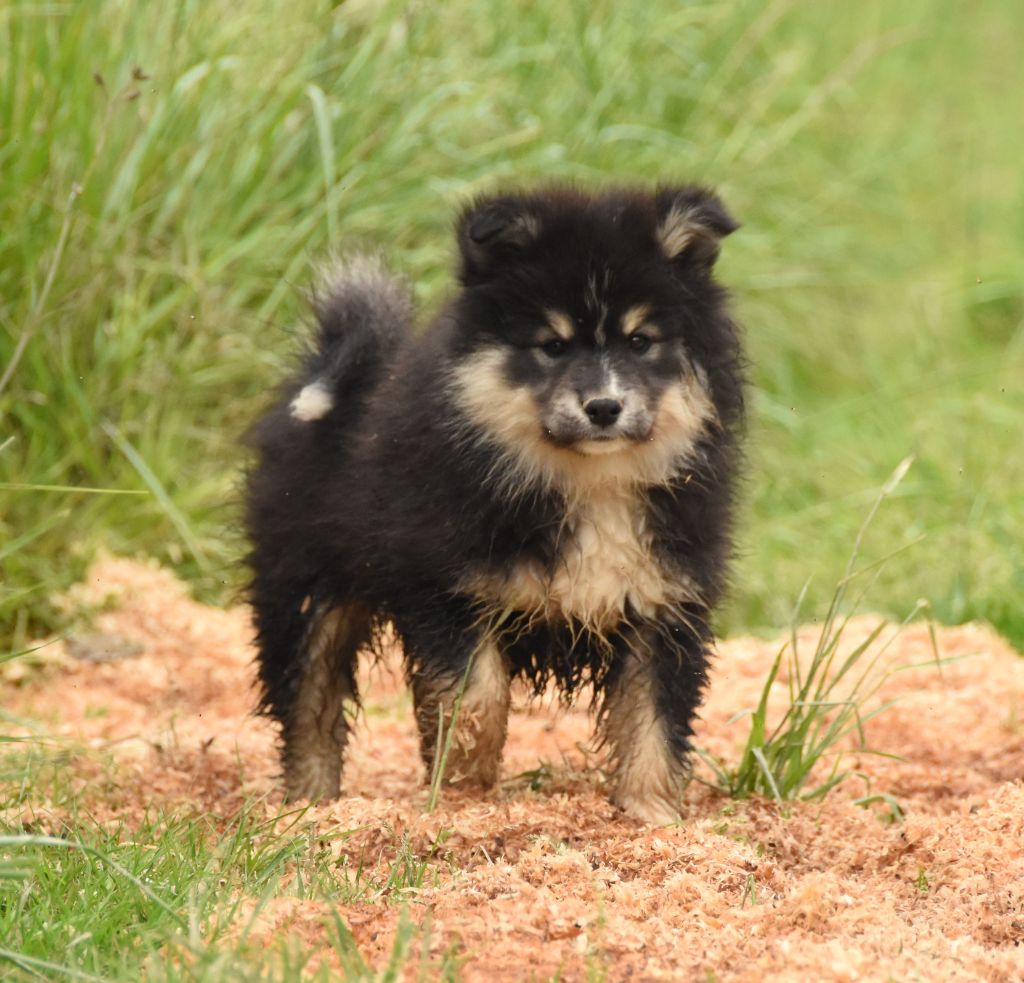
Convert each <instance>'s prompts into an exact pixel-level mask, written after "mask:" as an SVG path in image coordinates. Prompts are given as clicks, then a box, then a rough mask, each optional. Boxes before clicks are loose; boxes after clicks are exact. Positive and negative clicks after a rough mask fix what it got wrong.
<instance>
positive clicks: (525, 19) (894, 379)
mask: <svg viewBox="0 0 1024 983" xmlns="http://www.w3.org/2000/svg"><path fill="white" fill-rule="evenodd" d="M1022 29H1024V11H1022V9H1021V7H1020V5H1019V4H1017V3H1016V2H1015V0H993V2H991V3H987V4H984V5H979V6H977V7H976V8H971V9H970V10H968V9H967V8H965V7H964V6H963V5H962V4H960V3H958V2H956V0H908V2H906V3H901V4H891V3H887V2H883V0H866V2H865V3H862V4H856V5H849V4H838V3H822V4H805V3H798V2H796V0H781V2H775V3H767V2H761V0H757V2H754V0H748V2H739V3H735V4H721V3H712V2H706V3H701V2H692V3H674V2H671V3H670V2H668V0H664V2H661V0H657V2H651V3H646V4H635V5H634V4H613V3H611V2H605V0H598V2H596V3H591V2H586V3H584V2H583V0H570V2H568V3H565V4H547V5H541V4H526V3H518V4H513V5H511V6H510V5H509V4H504V3H503V4H498V3H497V2H483V3H477V4H471V5H470V4H458V5H451V4H420V5H416V6H408V7H406V6H405V5H402V4H399V3H391V2H376V0H362V2H355V3H349V4H343V5H341V6H337V7H336V6H335V5H334V4H332V3H328V2H322V0H294V2H292V3H288V4H284V3H283V0H256V2H253V3H248V4H245V5H237V4H228V3H225V2H223V0H214V2H202V3H200V2H198V0H173V2H169V3H166V4H133V3H127V2H116V0H96V2H91V3H66V4H39V3H35V2H28V0H5V2H4V3H3V4H2V5H0V38H2V41H0V78H2V84H0V366H4V368H3V370H2V371H0V382H2V391H0V553H2V554H3V555H2V560H3V563H4V575H3V578H2V588H0V590H2V591H3V596H2V597H0V603H2V600H3V599H4V598H6V599H8V600H10V599H12V598H16V599H17V603H16V604H15V603H8V604H7V605H6V606H5V608H4V610H3V612H2V616H3V619H4V623H5V624H7V625H8V626H9V628H10V630H11V632H12V634H13V636H14V640H15V641H14V644H16V645H20V644H21V642H22V640H23V639H24V637H25V636H26V634H29V633H30V632H31V631H32V630H38V628H39V627H40V626H42V625H48V624H49V625H53V624H54V623H55V615H54V611H53V608H52V606H51V604H50V603H49V597H50V596H51V594H52V592H53V591H54V590H55V589H57V588H59V587H61V586H62V585H64V584H66V583H68V582H69V581H70V580H71V579H73V578H74V577H75V576H77V575H79V574H80V573H81V571H82V569H83V566H84V564H85V563H86V562H87V560H88V558H89V557H90V555H92V553H93V551H94V550H95V548H96V547H97V546H99V545H101V544H102V545H107V546H109V547H110V548H113V549H115V550H119V551H124V552H128V553H146V554H154V555H157V556H159V557H160V558H161V559H163V560H165V561H167V562H170V563H171V564H173V565H174V566H175V567H176V568H177V569H179V570H180V571H181V572H182V573H183V574H184V575H185V576H186V577H188V578H190V579H191V580H192V582H193V583H194V584H195V585H196V587H197V589H198V590H199V591H200V593H201V594H202V595H203V596H208V597H218V598H226V597H230V596H231V590H232V588H233V587H234V585H236V584H237V581H238V573H237V570H236V564H235V562H234V561H235V558H236V556H237V554H238V550H239V542H238V537H237V534H236V532H235V530H236V526H237V521H236V510H235V504H234V503H235V497H236V484H237V469H238V466H239V464H240V457H239V454H238V452H237V451H236V446H237V437H238V434H239V432H240V431H241V430H242V429H243V428H244V426H245V424H246V422H247V421H248V420H249V419H250V418H251V417H252V415H253V414H254V412H255V411H256V409H257V408H258V407H259V406H260V405H261V404H262V403H263V402H264V400H265V398H266V393H267V391H268V390H269V389H270V388H271V387H272V386H273V384H274V382H275V380H276V379H277V378H278V377H279V373H280V370H281V367H282V365H283V364H285V362H286V361H287V358H288V355H289V352H291V351H292V350H293V347H294V341H295V329H296V325H298V324H299V323H300V322H301V319H302V316H303V315H302V304H301V299H300V294H301V288H302V287H303V286H304V285H305V284H306V283H307V282H308V279H309V271H310V265H311V263H312V262H313V261H315V260H316V259H317V258H319V257H322V256H324V255H326V254H327V253H328V252H329V251H330V250H332V249H344V248H347V247H349V246H351V245H353V244H358V245H362V246H369V247H379V248H381V249H383V250H384V251H385V252H386V253H387V255H388V256H389V258H390V259H391V260H392V261H393V263H394V264H395V265H397V266H398V267H399V268H400V269H402V270H404V271H405V272H407V273H408V274H409V275H410V276H411V277H412V278H413V280H414V281H415V283H416V286H417V293H418V296H419V300H420V302H421V307H422V309H423V311H424V312H425V313H426V312H429V311H430V310H432V309H433V308H434V307H435V306H436V304H437V303H438V302H439V300H440V298H441V297H442V296H443V295H444V292H445V291H446V290H447V289H449V283H450V274H449V266H450V259H451V245H450V233H449V224H450V216H451V212H452V209H453V207H455V206H457V205H458V204H459V203H460V202H461V201H463V200H464V199H465V197H466V196H467V195H469V194H471V193H473V192H475V191H477V190H480V189H482V188H486V187H491V186H494V185H496V184H500V183H501V182H508V181H512V182H520V181H522V182H527V181H530V180H534V179H542V180H543V179H549V178H570V179H574V180H579V181H584V182H595V183H600V182H602V181H607V180H616V179H634V178H635V179H639V180H655V179H658V178H673V177H679V176H683V177H688V178H689V177H692V178H696V179H700V180H708V181H711V182H713V183H715V184H716V185H718V186H720V187H721V188H722V191H723V193H724V195H725V196H726V198H727V199H728V201H729V202H730V204H731V206H732V207H733V209H734V210H735V212H736V213H737V214H738V215H740V216H741V217H742V218H743V220H744V222H745V227H744V229H743V231H742V232H741V233H740V234H738V235H737V236H735V237H733V238H732V239H731V240H730V242H729V244H728V248H727V250H726V254H725V256H724V258H723V262H722V265H721V273H722V276H723V278H724V279H725V280H727V281H728V282H729V283H730V284H731V285H733V286H734V287H735V291H736V295H737V306H738V308H739V310H740V312H741V314H742V316H743V320H744V321H745V323H746V325H747V330H748V336H749V347H750V353H751V358H752V363H753V369H752V375H753V380H754V382H755V385H756V389H755V391H754V393H753V398H752V423H751V437H750V463H751V468H750V479H749V482H748V485H747V508H746V512H745V516H744V521H743V525H742V533H741V548H742V557H741V561H740V563H739V566H738V570H737V576H736V584H737V588H736V591H735V597H734V600H733V602H732V605H731V607H730V608H729V609H728V610H727V611H726V612H725V614H724V617H723V626H724V627H725V628H727V629H730V630H736V629H739V628H755V629H759V628H771V627H777V626H779V625H782V624H785V623H786V621H787V618H788V615H789V612H790V611H791V609H792V605H793V602H794V599H795V598H796V596H797V595H798V593H799V591H800V589H801V586H802V585H803V583H804V582H805V581H806V580H807V579H808V578H809V577H810V578H811V582H810V586H809V589H808V603H810V604H823V603H824V602H826V601H827V598H828V595H829V593H830V591H831V587H832V585H831V583H829V582H828V581H827V579H825V578H822V577H817V576H815V575H816V574H817V573H818V572H819V571H821V570H828V569H832V568H834V567H835V566H837V565H838V562H837V561H839V560H840V558H841V557H843V556H844V555H845V553H846V551H847V550H848V545H849V543H850V542H851V541H852V539H853V536H854V535H855V533H856V529H857V524H858V522H859V517H860V516H861V515H862V514H863V508H864V506H865V504H866V503H867V502H868V501H870V497H871V494H872V492H871V489H872V488H874V487H877V485H878V484H879V483H880V482H881V481H882V480H883V479H884V477H885V475H887V474H888V473H889V472H890V471H891V470H892V468H893V467H894V466H895V464H896V462H897V461H899V460H901V459H902V458H903V457H904V456H906V455H907V454H908V453H914V454H915V455H916V456H917V460H918V464H917V466H916V468H915V470H914V474H913V476H912V479H911V480H910V481H908V482H907V483H906V484H905V485H904V486H903V487H902V489H901V492H900V497H899V499H898V501H897V502H895V503H893V507H890V508H889V509H888V510H887V514H886V515H885V516H884V517H882V518H880V521H879V522H878V523H877V525H876V526H875V528H874V530H873V533H872V541H871V542H869V543H868V544H866V547H867V551H868V554H869V555H871V554H872V553H877V552H883V551H886V550H887V548H888V546H889V545H890V544H892V543H898V542H902V541H905V540H906V539H908V538H915V537H917V536H918V535H923V536H924V537H925V538H924V541H923V543H922V544H921V545H919V546H918V547H916V548H915V549H914V550H913V551H911V552H910V553H908V554H906V555H905V556H903V557H901V558H900V559H899V560H898V561H895V562H893V563H892V564H890V565H889V566H888V567H887V568H886V571H885V574H884V576H883V577H882V579H881V581H880V583H879V589H878V592H877V593H876V595H875V596H874V597H873V598H872V599H871V603H873V604H874V605H875V606H878V607H882V608H884V609H887V610H890V611H893V612H900V611H905V610H907V609H909V607H911V606H912V605H913V604H914V603H915V602H916V600H917V599H918V598H919V597H922V596H923V597H927V598H928V599H929V600H930V601H931V603H932V606H933V610H934V611H935V612H936V614H937V616H938V617H939V618H941V619H945V620H948V621H960V620H962V619H966V618H972V617H984V618H988V619H990V620H991V621H993V622H994V623H995V624H996V625H997V626H998V627H999V628H1000V629H1001V630H1002V631H1004V632H1005V633H1006V634H1008V635H1009V636H1010V637H1011V638H1013V639H1014V640H1015V641H1017V642H1018V643H1024V614H1022V612H1021V610H1020V606H1019V604H1018V603H1016V601H1017V599H1018V598H1019V597H1020V595H1021V591H1022V589H1024V548H1022V546H1021V544H1022V543H1024V511H1022V510H1021V509H1020V508H1019V490H1020V488H1021V487H1022V485H1024V464H1022V463H1021V462H1022V458H1021V455H1020V454H1019V443H1020V434H1021V433H1022V432H1024V401H1022V400H1021V399H1020V379H1021V378H1024V329H1022V317H1024V274H1022V273H1021V270H1022V269H1024V204H1022V202H1024V194H1022V191H1024V176H1022V172H1021V170H1020V167H1019V163H1018V162H1019V159H1020V156H1021V152H1022V149H1024V136H1022V134H1021V129H1020V127H1019V126H1016V125H1014V122H1015V120H1016V117H1017V115H1018V111H1019V105H1020V99H1021V97H1022V96H1024V66H1022V63H1021V61H1020V58H1019V52H1018V45H1017V38H1019V36H1020V34H1021V30H1022ZM25 485H34V486H37V487H36V490H25V488H24V486H25ZM44 486H46V487H47V489H48V490H44ZM52 489H56V490H52ZM88 489H116V490H119V491H127V490H130V491H141V492H144V494H143V495H136V496H121V495H118V496H106V495H96V494H93V493H90V492H89V491H88ZM12 543H17V544H19V545H20V546H21V548H19V549H17V550H12V549H11V548H10V544H12ZM880 545H881V547H882V548H881V549H876V547H879V546H880Z"/></svg>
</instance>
